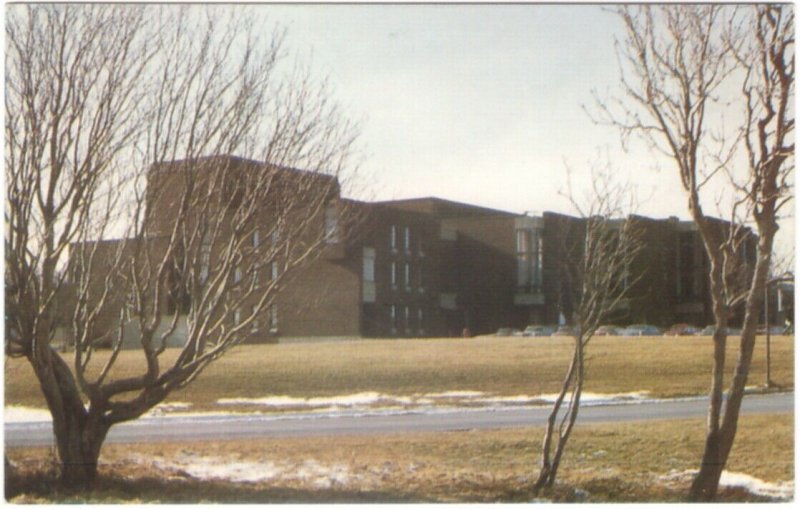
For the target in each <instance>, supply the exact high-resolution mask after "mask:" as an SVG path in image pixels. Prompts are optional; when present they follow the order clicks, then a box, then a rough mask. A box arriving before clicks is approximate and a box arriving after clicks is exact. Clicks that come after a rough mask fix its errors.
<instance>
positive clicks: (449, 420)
mask: <svg viewBox="0 0 800 509" xmlns="http://www.w3.org/2000/svg"><path fill="white" fill-rule="evenodd" d="M707 405H708V404H707V399H705V398H687V399H682V400H681V399H679V400H662V401H659V402H643V403H627V404H610V405H597V406H586V407H582V408H581V411H580V416H579V418H578V425H580V424H581V423H598V422H632V421H647V420H665V419H686V418H697V419H703V418H705V415H706V410H707ZM548 411H549V408H548V407H541V408H517V409H504V410H481V409H471V410H463V409H462V410H454V409H451V410H441V411H437V412H432V413H431V412H428V413H405V414H399V415H362V416H353V415H350V416H346V415H344V416H319V415H317V416H314V415H313V414H308V413H306V414H301V413H297V414H289V415H281V416H276V415H239V416H232V415H225V416H219V415H218V416H186V417H179V416H171V417H161V418H159V417H151V418H143V419H139V420H138V421H134V422H130V423H123V424H119V425H117V426H115V427H113V428H112V429H111V431H110V432H109V435H108V439H107V442H110V443H136V442H158V441H166V442H171V441H198V440H225V439H240V438H241V439H243V438H271V437H297V436H325V435H328V436H330V435H364V434H381V433H405V432H415V431H417V432H421V431H456V430H470V429H489V428H518V427H525V426H540V425H543V424H544V423H545V420H546V418H547V413H548ZM793 411H794V394H793V393H781V394H769V395H749V396H747V397H745V399H744V404H743V407H742V413H745V414H748V413H782V412H793ZM5 443H6V447H24V446H40V445H50V444H52V443H53V435H52V428H51V425H50V423H49V422H40V423H6V424H5Z"/></svg>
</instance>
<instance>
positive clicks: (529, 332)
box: [522, 325, 555, 337]
mask: <svg viewBox="0 0 800 509" xmlns="http://www.w3.org/2000/svg"><path fill="white" fill-rule="evenodd" d="M553 332H555V329H554V328H553V327H549V326H547V325H528V326H527V327H525V330H524V331H522V335H523V336H525V337H543V336H552V335H553Z"/></svg>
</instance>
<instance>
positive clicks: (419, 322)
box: [417, 308, 425, 334]
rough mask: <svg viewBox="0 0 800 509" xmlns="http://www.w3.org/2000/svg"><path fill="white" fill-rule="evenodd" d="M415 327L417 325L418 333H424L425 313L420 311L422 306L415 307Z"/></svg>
mask: <svg viewBox="0 0 800 509" xmlns="http://www.w3.org/2000/svg"><path fill="white" fill-rule="evenodd" d="M417 327H419V333H420V334H424V333H425V314H424V313H423V311H422V308H417Z"/></svg>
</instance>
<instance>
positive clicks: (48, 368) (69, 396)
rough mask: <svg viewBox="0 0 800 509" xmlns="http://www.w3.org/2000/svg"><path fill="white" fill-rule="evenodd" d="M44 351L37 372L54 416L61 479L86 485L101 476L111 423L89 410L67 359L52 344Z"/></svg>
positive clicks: (73, 485)
mask: <svg viewBox="0 0 800 509" xmlns="http://www.w3.org/2000/svg"><path fill="white" fill-rule="evenodd" d="M43 352H44V353H43V354H40V355H39V356H37V359H36V362H37V363H38V369H35V370H34V371H35V373H36V375H37V377H38V379H39V384H40V386H41V389H42V392H43V394H44V395H45V399H46V401H47V406H48V408H49V409H50V412H51V414H52V416H53V433H54V435H55V441H56V450H57V452H58V460H59V463H60V467H61V472H60V475H61V481H62V482H63V483H64V484H65V485H67V486H70V487H78V488H81V487H85V486H87V485H89V484H91V482H92V481H93V480H94V479H95V477H96V476H97V460H98V458H99V456H100V448H101V446H102V445H103V442H104V441H105V438H106V435H107V433H108V429H109V428H110V424H109V423H107V422H106V421H105V420H104V419H103V418H102V415H101V414H100V413H99V412H87V411H86V409H85V407H84V405H83V401H81V398H80V393H79V391H78V388H77V386H76V385H75V379H74V377H73V376H72V374H71V373H70V370H69V367H68V366H67V364H66V363H65V362H64V360H63V359H62V358H61V357H60V356H59V355H58V354H57V353H56V352H55V351H54V350H53V349H51V348H50V347H49V346H47V347H46V350H43ZM31 362H33V359H32V360H31Z"/></svg>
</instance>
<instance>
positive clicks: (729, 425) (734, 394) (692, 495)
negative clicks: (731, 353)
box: [689, 234, 773, 502]
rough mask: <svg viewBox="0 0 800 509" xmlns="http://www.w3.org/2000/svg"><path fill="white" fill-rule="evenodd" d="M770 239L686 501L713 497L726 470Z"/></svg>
mask: <svg viewBox="0 0 800 509" xmlns="http://www.w3.org/2000/svg"><path fill="white" fill-rule="evenodd" d="M772 240H773V236H772V235H769V234H768V235H765V236H763V237H762V238H761V241H760V243H759V251H760V256H759V259H758V262H757V263H756V269H755V274H754V276H753V278H754V281H753V283H752V285H751V290H750V292H749V293H748V296H747V301H746V305H745V318H744V324H743V328H742V336H741V340H740V344H739V357H738V359H737V361H736V367H735V370H734V375H733V379H732V380H731V386H730V390H729V393H728V401H727V403H726V404H725V414H724V417H723V419H722V424H721V425H720V426H718V427H716V428H711V427H710V426H709V429H708V434H707V436H706V445H705V450H704V451H703V461H702V464H701V466H700V471H699V472H698V474H697V476H696V477H695V479H694V481H693V482H692V486H691V489H690V491H689V499H690V500H691V501H696V502H700V501H703V502H707V501H711V500H713V499H714V497H716V495H717V489H718V486H719V480H720V477H721V476H722V471H723V469H724V468H725V464H726V463H727V461H728V456H729V455H730V452H731V449H732V448H733V442H734V439H735V438H736V430H737V427H738V422H739V410H740V409H741V406H742V400H743V399H744V389H745V386H746V385H747V375H748V372H749V367H750V363H751V361H752V358H753V350H754V348H755V340H756V326H757V322H758V314H759V310H760V309H761V306H762V304H763V291H761V290H760V289H761V288H763V287H764V284H765V283H766V278H767V273H768V271H769V265H770V256H769V253H771V252H772ZM715 341H716V334H715ZM721 355H722V363H724V357H725V351H724V348H723V350H722V354H721ZM718 364H720V361H719V359H718V358H717V353H716V348H715V359H714V369H715V371H716V370H717V365H718ZM720 369H721V368H720ZM713 406H714V405H712V407H713ZM716 407H717V412H719V408H720V407H721V402H719V403H717V404H716Z"/></svg>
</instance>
